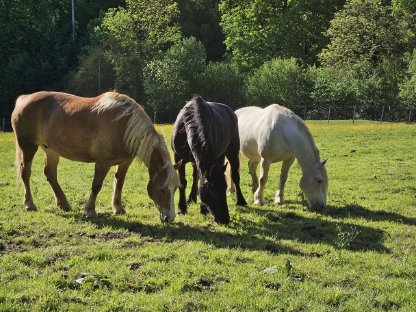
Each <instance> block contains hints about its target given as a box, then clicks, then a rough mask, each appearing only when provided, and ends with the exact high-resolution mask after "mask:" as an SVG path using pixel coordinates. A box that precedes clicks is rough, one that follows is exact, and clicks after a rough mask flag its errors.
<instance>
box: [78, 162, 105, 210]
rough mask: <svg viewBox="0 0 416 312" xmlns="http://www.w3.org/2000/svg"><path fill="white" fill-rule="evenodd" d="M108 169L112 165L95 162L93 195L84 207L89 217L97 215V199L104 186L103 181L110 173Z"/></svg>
mask: <svg viewBox="0 0 416 312" xmlns="http://www.w3.org/2000/svg"><path fill="white" fill-rule="evenodd" d="M108 170H110V165H107V164H100V163H95V172H94V180H93V181H92V190H91V195H90V198H89V199H88V201H87V203H86V204H85V207H84V210H85V215H86V217H87V218H93V217H96V216H97V213H96V212H95V201H96V199H97V195H98V193H99V192H100V190H101V187H102V186H103V181H104V178H105V176H106V175H107V173H108Z"/></svg>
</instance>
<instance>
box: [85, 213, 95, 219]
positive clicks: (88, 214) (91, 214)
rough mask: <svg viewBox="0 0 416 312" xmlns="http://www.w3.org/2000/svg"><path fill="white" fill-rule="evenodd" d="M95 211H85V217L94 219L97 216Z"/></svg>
mask: <svg viewBox="0 0 416 312" xmlns="http://www.w3.org/2000/svg"><path fill="white" fill-rule="evenodd" d="M97 216H98V215H97V213H96V212H95V211H87V212H85V218H87V219H94V218H97Z"/></svg>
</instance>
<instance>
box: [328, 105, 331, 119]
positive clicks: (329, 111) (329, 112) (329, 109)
mask: <svg viewBox="0 0 416 312" xmlns="http://www.w3.org/2000/svg"><path fill="white" fill-rule="evenodd" d="M330 116H331V106H330V107H329V108H328V123H329V117H330Z"/></svg>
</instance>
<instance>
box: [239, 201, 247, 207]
mask: <svg viewBox="0 0 416 312" xmlns="http://www.w3.org/2000/svg"><path fill="white" fill-rule="evenodd" d="M237 206H243V207H246V206H247V202H246V201H245V200H237Z"/></svg>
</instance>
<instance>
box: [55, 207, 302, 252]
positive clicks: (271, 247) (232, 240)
mask: <svg viewBox="0 0 416 312" xmlns="http://www.w3.org/2000/svg"><path fill="white" fill-rule="evenodd" d="M61 216H63V217H75V218H76V219H78V220H83V221H85V222H91V223H94V224H95V225H97V226H98V227H99V228H103V227H110V228H113V229H125V230H128V231H129V232H131V233H136V234H140V235H141V236H144V237H148V238H151V240H153V241H162V242H172V241H176V240H185V241H201V242H204V243H207V244H211V245H214V246H215V247H218V248H237V249H243V250H260V251H268V252H271V253H282V254H293V255H303V253H302V252H300V251H298V250H296V249H293V248H290V247H287V246H283V245H280V244H278V243H276V242H275V241H273V239H268V238H267V237H265V235H262V237H258V236H256V234H261V233H262V232H261V231H254V230H253V229H252V228H251V227H250V226H247V227H246V226H243V227H242V228H245V229H246V231H244V232H243V231H239V233H238V234H234V235H233V234H230V233H222V232H216V231H213V230H212V229H211V227H210V226H209V225H208V226H199V227H198V226H189V225H186V224H184V223H183V222H174V223H172V224H165V225H148V224H143V223H140V222H139V221H128V220H123V219H121V218H119V217H117V216H111V215H110V214H108V215H107V214H105V215H99V216H98V217H97V218H93V219H85V218H84V217H83V216H82V215H81V214H79V213H75V214H74V213H71V214H68V213H62V214H61ZM230 227H232V225H230ZM263 234H266V233H263Z"/></svg>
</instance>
